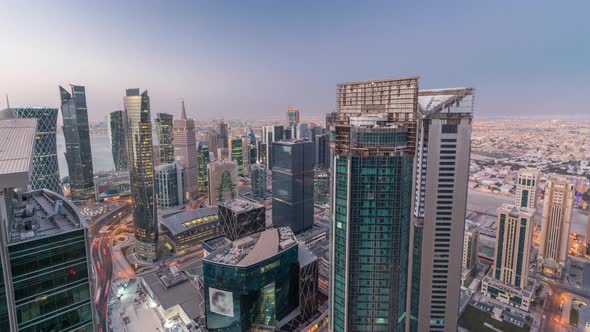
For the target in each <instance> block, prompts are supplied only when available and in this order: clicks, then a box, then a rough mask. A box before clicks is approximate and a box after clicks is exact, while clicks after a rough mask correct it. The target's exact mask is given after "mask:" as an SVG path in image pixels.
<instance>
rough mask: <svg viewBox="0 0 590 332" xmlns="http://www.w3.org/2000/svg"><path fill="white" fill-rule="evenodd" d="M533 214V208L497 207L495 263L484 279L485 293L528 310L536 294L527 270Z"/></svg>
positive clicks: (505, 205) (506, 205)
mask: <svg viewBox="0 0 590 332" xmlns="http://www.w3.org/2000/svg"><path fill="white" fill-rule="evenodd" d="M534 214H535V210H534V209H529V208H526V207H522V208H519V207H517V206H514V205H509V204H504V205H502V206H501V207H500V208H499V209H498V222H497V224H496V225H497V226H496V241H497V243H496V251H495V255H494V258H495V259H494V265H493V266H492V269H491V271H490V274H489V275H487V276H485V277H484V279H483V280H482V293H483V294H484V295H486V296H487V297H490V298H493V299H496V300H498V301H501V302H504V303H506V304H509V305H511V306H515V307H517V308H519V309H522V310H525V311H528V310H529V306H530V304H531V300H532V296H533V287H532V286H529V281H528V271H529V254H530V251H531V245H532V237H533V223H534V222H533V216H534Z"/></svg>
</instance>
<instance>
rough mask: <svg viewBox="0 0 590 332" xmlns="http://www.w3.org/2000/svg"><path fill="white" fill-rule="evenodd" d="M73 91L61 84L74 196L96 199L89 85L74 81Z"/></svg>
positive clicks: (75, 197)
mask: <svg viewBox="0 0 590 332" xmlns="http://www.w3.org/2000/svg"><path fill="white" fill-rule="evenodd" d="M70 88H71V93H70V92H68V91H67V90H66V89H64V88H63V87H61V86H60V87H59V92H60V95H61V113H62V116H63V133H64V138H65V141H66V161H67V163H68V174H69V177H70V198H71V199H72V201H74V202H76V201H92V200H93V199H94V181H93V179H94V173H93V169H92V149H91V146H90V132H89V130H88V110H87V108H86V89H85V88H84V87H83V86H79V85H70Z"/></svg>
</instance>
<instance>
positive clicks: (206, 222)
mask: <svg viewBox="0 0 590 332" xmlns="http://www.w3.org/2000/svg"><path fill="white" fill-rule="evenodd" d="M160 224H161V225H162V235H163V236H162V238H163V243H164V246H165V247H166V248H168V250H173V251H175V252H183V251H186V250H189V249H193V250H194V249H200V248H201V247H202V244H203V241H204V240H207V239H209V238H212V237H216V236H219V235H220V234H222V231H221V227H220V225H219V217H218V214H217V207H216V206H211V207H204V208H200V209H195V210H187V211H184V212H181V213H176V214H173V215H169V216H165V217H163V218H162V219H161V220H160Z"/></svg>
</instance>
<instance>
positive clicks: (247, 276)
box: [203, 227, 318, 332]
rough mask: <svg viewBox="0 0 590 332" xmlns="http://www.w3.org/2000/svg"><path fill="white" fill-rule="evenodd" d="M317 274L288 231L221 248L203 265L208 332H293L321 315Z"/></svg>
mask: <svg viewBox="0 0 590 332" xmlns="http://www.w3.org/2000/svg"><path fill="white" fill-rule="evenodd" d="M317 271H318V259H317V257H316V256H314V255H313V254H312V253H311V252H310V251H309V250H308V249H307V248H306V247H305V246H304V245H299V244H298V243H297V239H296V238H295V236H294V235H293V233H292V232H291V231H290V230H289V229H288V227H283V228H279V229H269V230H265V231H263V232H261V233H256V234H252V235H249V236H246V237H244V238H241V239H239V240H236V241H233V242H230V243H227V244H225V245H223V246H221V247H220V248H218V249H216V250H214V251H212V252H211V253H210V254H209V255H208V256H206V257H205V258H204V259H203V279H204V298H205V318H206V324H207V330H208V331H212V332H213V331H254V330H257V331H258V330H265V331H267V330H268V331H292V330H294V327H297V326H298V325H297V323H298V322H304V321H306V320H307V319H309V318H311V315H313V314H315V313H317V311H316V310H315V308H317V292H314V291H315V290H317V280H318V279H317ZM314 273H315V275H314Z"/></svg>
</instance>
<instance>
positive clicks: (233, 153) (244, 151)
mask: <svg viewBox="0 0 590 332" xmlns="http://www.w3.org/2000/svg"><path fill="white" fill-rule="evenodd" d="M229 156H230V159H231V160H234V161H235V162H236V164H238V175H239V176H246V175H248V174H250V146H249V144H248V140H247V139H245V138H240V137H237V138H232V139H231V140H230V151H229ZM221 159H222V158H220V160H221Z"/></svg>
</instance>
